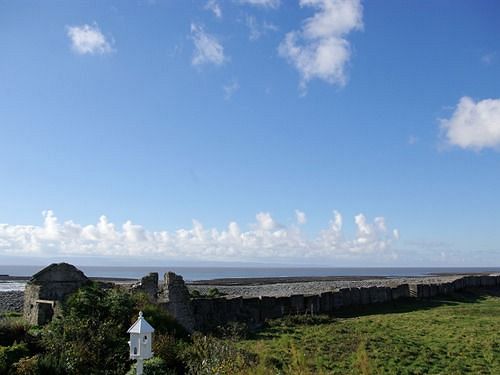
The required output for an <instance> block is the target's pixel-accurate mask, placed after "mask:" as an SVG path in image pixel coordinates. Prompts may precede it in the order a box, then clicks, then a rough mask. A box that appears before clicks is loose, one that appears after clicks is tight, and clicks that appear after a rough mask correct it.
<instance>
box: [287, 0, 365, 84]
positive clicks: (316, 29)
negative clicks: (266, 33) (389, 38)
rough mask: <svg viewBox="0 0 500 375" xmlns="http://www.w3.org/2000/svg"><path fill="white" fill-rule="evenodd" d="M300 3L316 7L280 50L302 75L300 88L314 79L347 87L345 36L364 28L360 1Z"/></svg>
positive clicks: (309, 0)
mask: <svg viewBox="0 0 500 375" xmlns="http://www.w3.org/2000/svg"><path fill="white" fill-rule="evenodd" d="M300 6H301V7H304V6H309V7H313V8H315V9H316V13H315V14H314V15H313V16H312V17H309V18H307V19H306V20H304V23H303V25H302V28H301V29H300V30H296V31H291V32H289V33H287V34H286V36H285V39H284V40H283V41H282V42H281V44H280V46H279V48H278V52H279V54H280V55H281V56H282V57H284V58H286V59H287V60H288V61H289V63H290V64H292V65H293V66H294V67H295V68H296V69H297V70H298V71H299V73H300V75H301V88H302V89H305V88H306V86H307V83H308V82H309V81H310V80H312V79H314V78H317V79H321V80H323V81H325V82H328V83H330V84H334V85H338V86H344V85H345V84H346V82H347V73H346V65H347V63H348V61H349V59H350V57H351V47H350V43H349V41H348V40H347V39H346V38H345V36H346V35H347V34H349V33H350V32H351V31H353V30H361V29H362V28H363V19H362V18H363V8H362V6H361V3H360V0H300Z"/></svg>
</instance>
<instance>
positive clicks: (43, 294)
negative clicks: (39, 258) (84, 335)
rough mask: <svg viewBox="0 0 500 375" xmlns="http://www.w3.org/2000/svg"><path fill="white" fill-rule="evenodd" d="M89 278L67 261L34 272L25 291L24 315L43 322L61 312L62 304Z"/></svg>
mask: <svg viewBox="0 0 500 375" xmlns="http://www.w3.org/2000/svg"><path fill="white" fill-rule="evenodd" d="M89 282H90V280H89V279H88V278H87V277H86V276H85V275H84V274H83V272H82V271H80V270H79V269H77V268H76V267H75V266H73V265H71V264H68V263H53V264H51V265H50V266H48V267H45V268H44V269H43V270H41V271H40V272H38V273H36V274H35V275H33V277H32V278H31V280H30V281H29V282H28V283H27V284H26V289H25V292H24V318H25V319H26V321H28V322H29V323H30V324H33V325H43V324H46V323H48V322H49V321H50V320H52V317H53V316H55V315H58V313H60V304H61V303H62V302H63V301H64V300H65V299H66V298H67V297H68V296H69V295H71V294H73V293H74V292H76V291H77V290H78V289H79V288H81V287H82V286H84V285H86V284H88V283H89Z"/></svg>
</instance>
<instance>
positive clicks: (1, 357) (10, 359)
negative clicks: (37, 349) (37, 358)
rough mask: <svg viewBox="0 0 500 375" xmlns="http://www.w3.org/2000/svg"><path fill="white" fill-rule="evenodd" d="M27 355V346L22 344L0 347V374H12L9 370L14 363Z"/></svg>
mask: <svg viewBox="0 0 500 375" xmlns="http://www.w3.org/2000/svg"><path fill="white" fill-rule="evenodd" d="M28 354H29V349H28V346H27V345H26V344H24V343H21V344H14V345H11V346H0V374H8V373H13V372H12V371H10V370H11V369H12V367H13V365H14V363H16V362H17V361H19V360H20V359H21V358H23V357H25V356H27V355H28Z"/></svg>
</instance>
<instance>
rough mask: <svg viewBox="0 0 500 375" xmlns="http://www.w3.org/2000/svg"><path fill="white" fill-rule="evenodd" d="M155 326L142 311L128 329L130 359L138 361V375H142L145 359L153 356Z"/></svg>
mask: <svg viewBox="0 0 500 375" xmlns="http://www.w3.org/2000/svg"><path fill="white" fill-rule="evenodd" d="M154 331H155V330H154V328H153V327H151V325H150V324H149V323H148V322H147V321H146V319H144V317H143V316H142V311H139V318H138V319H137V321H136V322H135V323H134V324H132V327H130V328H129V329H128V331H127V333H129V334H130V341H129V342H128V344H129V346H130V359H132V360H134V359H135V360H136V361H137V375H142V372H143V365H144V360H145V359H148V358H151V357H152V356H153V352H152V351H151V348H152V344H153V332H154Z"/></svg>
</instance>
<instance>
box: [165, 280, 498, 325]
mask: <svg viewBox="0 0 500 375" xmlns="http://www.w3.org/2000/svg"><path fill="white" fill-rule="evenodd" d="M499 286H500V276H465V277H462V278H458V279H456V280H455V281H453V282H444V283H440V284H401V285H398V286H396V287H392V288H391V287H376V286H372V287H368V288H343V289H340V290H335V291H331V292H325V293H321V294H320V295H293V296H289V297H260V298H242V297H239V298H196V299H192V300H191V301H190V302H189V305H190V306H191V310H190V311H191V312H192V315H193V317H194V328H195V329H197V330H202V331H206V330H211V329H213V328H215V327H217V326H220V325H224V324H226V323H228V322H231V321H239V322H245V323H247V324H248V325H249V327H251V328H255V327H258V326H260V325H262V324H263V323H264V321H265V320H266V319H274V318H279V317H282V316H285V315H293V314H306V313H307V314H332V313H335V312H336V311H338V310H341V309H345V308H351V307H357V306H362V305H368V304H379V303H388V302H392V301H397V300H400V299H408V298H415V299H427V298H432V297H435V296H439V295H442V296H446V295H450V294H453V293H454V292H459V291H462V290H464V289H467V288H491V287H499ZM184 301H185V300H184ZM174 316H176V315H175V314H174Z"/></svg>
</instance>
